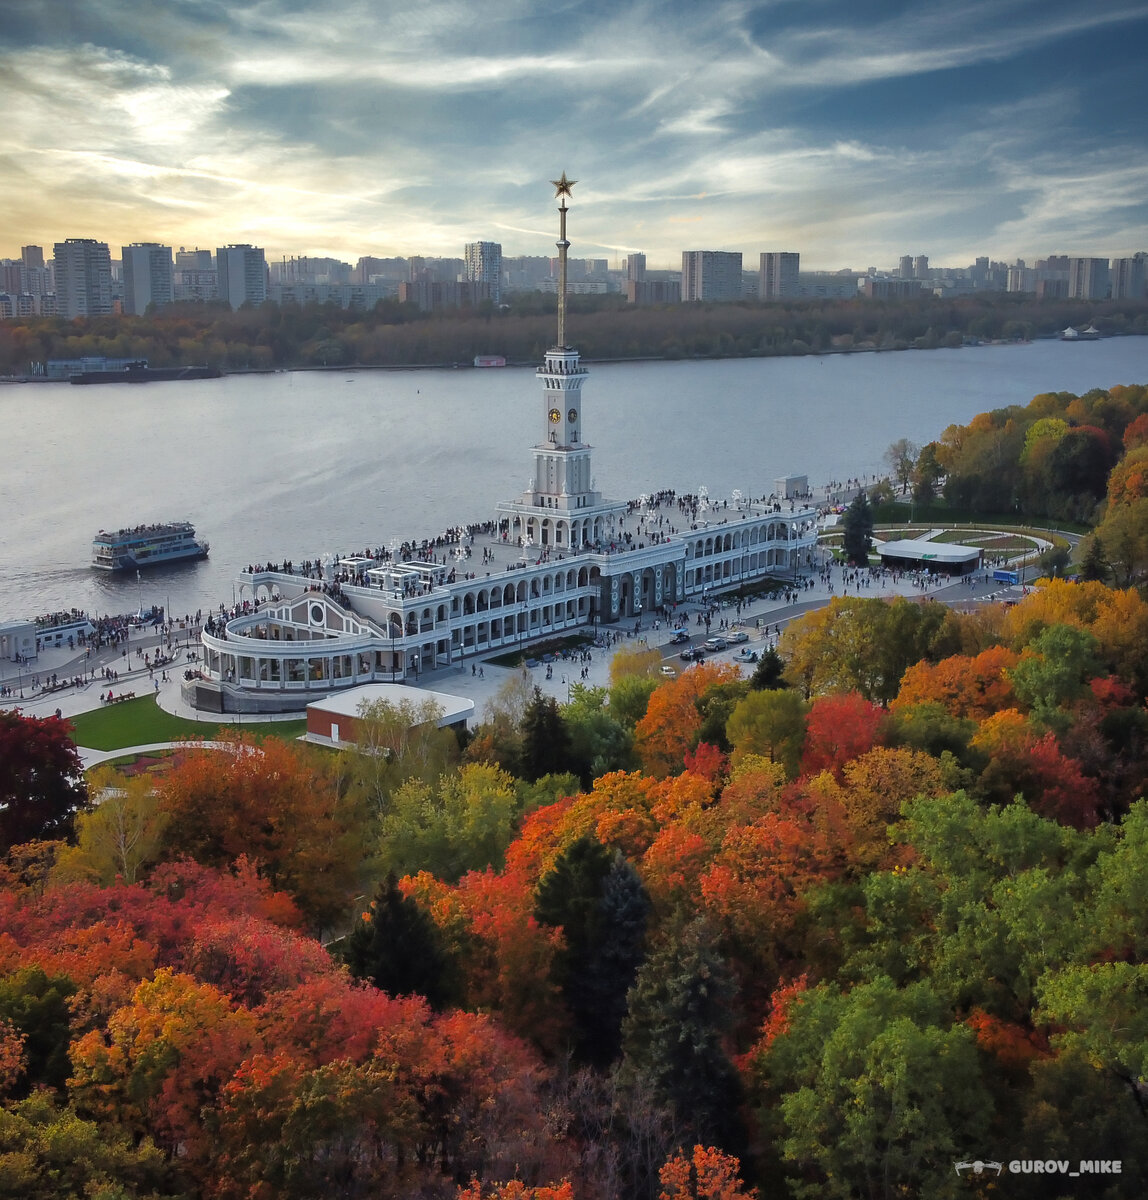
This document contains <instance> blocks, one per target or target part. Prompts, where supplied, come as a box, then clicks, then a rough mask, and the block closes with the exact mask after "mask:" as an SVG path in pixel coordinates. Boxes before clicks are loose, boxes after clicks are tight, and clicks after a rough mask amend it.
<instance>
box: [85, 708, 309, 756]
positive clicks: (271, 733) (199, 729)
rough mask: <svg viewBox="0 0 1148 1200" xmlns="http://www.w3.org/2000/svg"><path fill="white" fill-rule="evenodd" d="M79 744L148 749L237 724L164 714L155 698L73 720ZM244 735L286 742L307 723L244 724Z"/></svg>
mask: <svg viewBox="0 0 1148 1200" xmlns="http://www.w3.org/2000/svg"><path fill="white" fill-rule="evenodd" d="M71 722H72V727H73V730H74V733H73V737H74V738H75V740H76V745H78V746H86V747H87V748H88V749H89V750H119V749H120V748H121V747H124V746H147V745H150V744H151V743H153V742H174V741H178V740H179V739H180V738H207V739H213V738H217V737H218V736H219V732H220V730H222V729H235V728H236V727H237V726H236V722H235V721H222V722H220V721H189V720H188V719H187V718H186V717H176V716H173V715H172V714H171V713H169V712H165V711H164V710H163V709H162V708H160V707H159V705H158V704H156V702H155V697H154V696H141V697H139V699H137V700H122V701H120V703H118V704H108V705H105V706H103V707H101V708H96V709H93V710H92V711H91V712H86V713H79V714H78V715H77V716H74V717H72V718H71ZM242 729H243V730H244V732H248V733H253V734H255V736H256V737H277V738H283V739H285V740H290V739H291V738H296V737H298V736H299V735H300V734H302V733H305V732H306V729H307V721H306V719H305V718H302V717H300V718H297V719H296V720H293V721H259V722H247V721H244V722H243V725H242Z"/></svg>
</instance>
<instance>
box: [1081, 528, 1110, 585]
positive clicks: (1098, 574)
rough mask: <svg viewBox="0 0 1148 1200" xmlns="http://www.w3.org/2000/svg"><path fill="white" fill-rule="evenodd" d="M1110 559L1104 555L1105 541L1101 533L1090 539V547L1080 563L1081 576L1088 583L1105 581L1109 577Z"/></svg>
mask: <svg viewBox="0 0 1148 1200" xmlns="http://www.w3.org/2000/svg"><path fill="white" fill-rule="evenodd" d="M1108 571H1109V566H1108V560H1107V558H1105V557H1104V543H1103V542H1101V540H1100V535H1099V534H1095V533H1094V534H1093V535H1092V537H1091V538H1089V540H1088V548H1087V549H1086V550H1085V552H1084V558H1083V559H1082V560H1081V563H1080V578H1081V579H1083V580H1085V581H1086V582H1088V583H1103V582H1104V581H1105V580H1106V579H1107V578H1108Z"/></svg>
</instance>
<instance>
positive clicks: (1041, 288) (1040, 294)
mask: <svg viewBox="0 0 1148 1200" xmlns="http://www.w3.org/2000/svg"><path fill="white" fill-rule="evenodd" d="M1036 298H1037V299H1038V300H1067V299H1068V277H1067V275H1066V276H1065V277H1064V278H1063V279H1060V278H1048V279H1038V280H1037V281H1036Z"/></svg>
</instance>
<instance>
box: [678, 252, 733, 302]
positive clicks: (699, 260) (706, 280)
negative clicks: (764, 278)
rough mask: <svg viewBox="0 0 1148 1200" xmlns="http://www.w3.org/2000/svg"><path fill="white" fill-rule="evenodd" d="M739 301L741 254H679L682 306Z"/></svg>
mask: <svg viewBox="0 0 1148 1200" xmlns="http://www.w3.org/2000/svg"><path fill="white" fill-rule="evenodd" d="M740 299H741V254H740V253H731V252H729V251H726V250H684V251H683V252H682V303H683V304H684V303H688V302H689V301H691V300H713V301H719V302H720V301H727V300H740Z"/></svg>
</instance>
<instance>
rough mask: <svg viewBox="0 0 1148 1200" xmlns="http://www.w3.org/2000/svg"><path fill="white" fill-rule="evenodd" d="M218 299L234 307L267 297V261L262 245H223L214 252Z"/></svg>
mask: <svg viewBox="0 0 1148 1200" xmlns="http://www.w3.org/2000/svg"><path fill="white" fill-rule="evenodd" d="M215 269H216V272H217V274H218V287H219V299H220V300H226V301H227V303H228V304H230V305H231V307H232V308H233V309H236V308H240V307H241V306H242V305H244V304H251V305H258V304H262V303H263V301H264V300H266V299H267V263H266V260H265V259H264V256H263V250H262V249H261V248H260V247H259V246H250V245H246V244H243V245H238V246H220V248H219V249H218V250H216V252H215Z"/></svg>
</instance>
